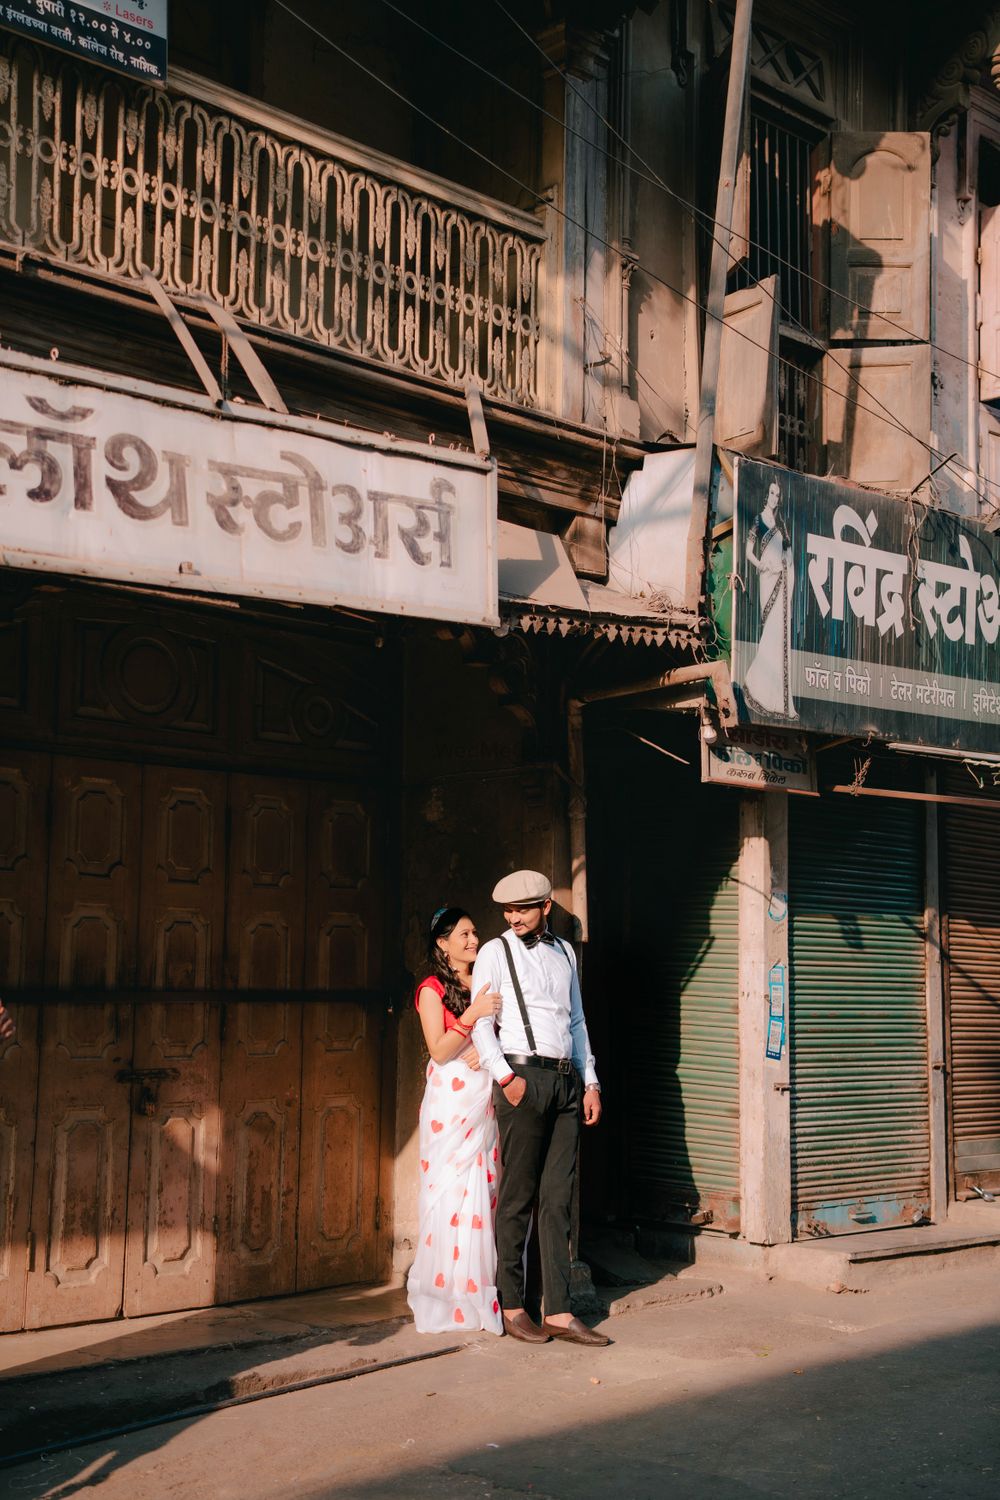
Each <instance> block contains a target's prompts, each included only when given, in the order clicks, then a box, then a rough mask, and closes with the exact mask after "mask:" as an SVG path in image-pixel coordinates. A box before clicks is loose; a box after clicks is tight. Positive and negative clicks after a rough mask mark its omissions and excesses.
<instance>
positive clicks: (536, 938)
mask: <svg viewBox="0 0 1000 1500" xmlns="http://www.w3.org/2000/svg"><path fill="white" fill-rule="evenodd" d="M520 941H521V942H522V943H523V944H524V946H525V947H526V948H535V947H537V945H538V944H539V943H551V945H552V947H553V948H554V947H555V945H556V940H555V938H554V937H553V936H552V934H551V932H549V930H548V928H546V930H545V931H544V932H529V934H528V936H527V937H523V938H521V939H520Z"/></svg>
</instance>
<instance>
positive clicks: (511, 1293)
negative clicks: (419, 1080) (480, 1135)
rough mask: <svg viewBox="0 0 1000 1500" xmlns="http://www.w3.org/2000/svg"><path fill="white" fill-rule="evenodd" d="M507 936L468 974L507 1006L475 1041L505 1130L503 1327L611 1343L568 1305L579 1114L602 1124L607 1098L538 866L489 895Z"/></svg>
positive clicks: (481, 1024)
mask: <svg viewBox="0 0 1000 1500" xmlns="http://www.w3.org/2000/svg"><path fill="white" fill-rule="evenodd" d="M493 900H494V901H496V902H497V903H498V904H499V905H500V906H502V907H503V914H504V918H505V920H506V922H507V926H508V928H509V931H508V932H506V933H504V935H503V937H499V938H494V939H493V940H492V941H491V942H488V943H484V944H483V946H482V948H480V950H479V956H478V958H477V959H476V964H475V968H474V969H473V971H472V993H473V994H474V995H475V994H478V993H479V991H480V989H481V988H482V986H483V985H484V984H488V985H489V987H490V989H491V990H498V991H499V992H500V995H501V997H502V1000H503V1007H502V1011H501V1016H500V1034H499V1038H498V1037H497V1035H496V1033H495V1031H494V1027H493V1021H492V1020H491V1019H490V1018H489V1017H488V1016H487V1017H483V1019H481V1020H480V1021H477V1022H476V1026H475V1030H474V1033H473V1036H474V1040H475V1045H476V1048H477V1050H478V1052H479V1057H480V1062H481V1065H482V1066H483V1067H484V1068H488V1069H489V1071H490V1073H491V1074H492V1077H493V1103H494V1106H495V1108H496V1113H497V1122H498V1124H499V1127H500V1150H501V1165H502V1171H501V1173H500V1189H499V1197H498V1201H497V1214H496V1236H497V1260H498V1264H497V1286H498V1288H499V1292H500V1301H501V1303H502V1304H503V1322H504V1328H505V1330H506V1332H507V1333H509V1334H510V1335H511V1336H512V1337H513V1338H517V1339H523V1340H524V1342H525V1343H530V1344H544V1343H547V1342H548V1341H549V1339H550V1338H555V1339H565V1340H566V1341H567V1342H569V1343H573V1344H592V1345H598V1344H607V1343H609V1342H610V1341H609V1340H608V1339H606V1338H605V1337H604V1335H603V1334H600V1333H595V1332H594V1331H593V1330H592V1329H590V1328H588V1327H587V1325H586V1324H585V1323H582V1322H581V1321H580V1319H579V1318H575V1317H574V1316H573V1312H572V1308H571V1306H570V1291H569V1287H570V1255H569V1235H570V1208H571V1204H572V1199H573V1182H574V1178H575V1176H576V1156H577V1143H578V1138H579V1129H580V1115H581V1107H582V1115H583V1120H584V1123H585V1124H587V1125H596V1124H597V1122H598V1120H599V1119H600V1117H601V1090H600V1085H599V1083H598V1082H597V1073H596V1072H595V1069H594V1059H593V1057H592V1055H591V1051H590V1038H589V1037H588V1035H587V1023H586V1021H585V1020H584V1016H583V1001H582V999H581V996H580V981H579V979H578V977H577V972H576V955H575V953H574V952H573V949H572V948H571V947H570V945H569V944H568V943H563V942H561V941H560V940H559V938H557V937H555V936H553V934H552V933H551V932H550V931H549V928H548V917H549V912H550V911H551V909H552V884H551V882H550V881H549V880H548V879H547V877H546V876H545V875H541V874H539V872H538V871H537V870H516V871H515V872H514V874H513V875H507V876H505V877H504V879H503V880H501V881H500V882H499V883H498V885H497V886H496V887H495V889H494V891H493ZM536 1195H537V1198H538V1245H539V1251H540V1255H541V1262H542V1296H543V1301H544V1312H545V1316H544V1318H543V1320H542V1325H541V1327H539V1326H538V1324H537V1323H535V1322H533V1321H532V1319H531V1318H530V1317H529V1316H528V1314H527V1313H526V1312H525V1310H524V1244H525V1240H526V1238H527V1233H528V1224H529V1221H530V1219H531V1210H532V1206H533V1204H534V1202H535V1198H536Z"/></svg>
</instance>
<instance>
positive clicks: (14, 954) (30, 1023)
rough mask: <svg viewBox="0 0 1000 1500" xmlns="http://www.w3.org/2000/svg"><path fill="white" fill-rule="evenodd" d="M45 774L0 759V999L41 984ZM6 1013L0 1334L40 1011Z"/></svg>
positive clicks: (26, 1170)
mask: <svg viewBox="0 0 1000 1500" xmlns="http://www.w3.org/2000/svg"><path fill="white" fill-rule="evenodd" d="M49 771H50V766H49V758H48V756H47V755H10V754H8V753H7V752H3V753H0V995H4V994H6V995H9V994H10V992H11V991H12V990H14V989H16V988H17V987H19V986H22V985H32V986H33V985H39V984H41V982H42V974H43V956H44V949H43V943H44V940H45V868H46V863H47V849H46V842H47V828H46V822H45V814H46V805H47V802H48V792H49ZM7 1008H8V1010H9V1011H10V1014H11V1016H12V1017H13V1019H14V1023H15V1025H16V1026H17V1034H16V1036H15V1037H14V1040H13V1041H10V1042H0V1333H7V1332H9V1331H10V1330H11V1329H14V1328H20V1327H21V1326H22V1322H23V1318H24V1292H25V1278H26V1276H27V1270H28V1220H29V1212H30V1208H31V1179H32V1174H33V1170H34V1146H35V1095H36V1090H37V1087H38V1006H36V1005H20V1004H17V1003H15V1002H14V1001H11V1000H8V1004H7Z"/></svg>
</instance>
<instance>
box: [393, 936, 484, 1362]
mask: <svg viewBox="0 0 1000 1500" xmlns="http://www.w3.org/2000/svg"><path fill="white" fill-rule="evenodd" d="M478 951H479V938H478V936H477V934H476V929H475V926H474V924H473V922H472V918H471V917H470V916H469V915H468V913H467V912H464V911H462V910H461V909H460V908H459V907H442V908H441V909H440V910H439V911H437V912H435V914H434V918H433V920H432V922H431V935H430V945H429V958H430V968H431V972H430V974H428V976H427V978H426V979H424V980H422V981H421V983H420V984H419V985H418V986H417V993H416V997H415V1000H416V1006H417V1009H418V1011H419V1013H420V1024H421V1027H422V1028H423V1033H424V1041H425V1042H426V1043H427V1050H428V1052H429V1053H430V1061H429V1063H428V1064H427V1084H426V1087H425V1089H424V1097H423V1102H422V1103H421V1106H420V1229H419V1235H418V1239H417V1252H416V1256H415V1258H414V1261H413V1265H412V1267H411V1269H410V1274H409V1278H408V1280H407V1289H406V1295H407V1300H408V1302H409V1304H410V1308H411V1310H412V1312H413V1318H414V1322H415V1323H416V1326H417V1330H418V1331H419V1332H420V1333H443V1332H446V1331H449V1332H454V1330H455V1329H456V1328H468V1329H480V1328H481V1329H486V1330H487V1331H488V1332H490V1333H502V1332H503V1322H502V1319H501V1315H500V1306H499V1302H498V1300H497V1290H496V1262H497V1257H496V1245H495V1242H494V1239H493V1210H494V1208H495V1207H496V1196H497V1173H498V1170H499V1168H498V1148H497V1124H496V1117H495V1115H494V1113H493V1100H492V1082H491V1079H490V1076H489V1074H488V1073H486V1072H480V1070H479V1058H478V1054H477V1053H476V1050H475V1048H474V1047H473V1046H472V1045H471V1043H470V1041H469V1034H470V1032H471V1030H472V1027H473V1026H474V1024H475V1023H476V1021H478V1020H479V1019H480V1018H481V1017H482V1016H490V1015H493V1014H494V1013H495V1010H496V1006H497V1005H498V1004H499V1000H500V997H499V995H496V994H494V993H492V992H491V991H490V990H489V989H488V988H487V987H486V986H484V987H483V989H482V990H481V991H480V993H479V994H478V995H477V996H476V998H475V1000H473V999H472V997H471V994H470V991H469V986H470V983H471V979H472V965H473V962H474V960H475V957H476V954H477V952H478Z"/></svg>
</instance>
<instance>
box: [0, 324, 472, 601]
mask: <svg viewBox="0 0 1000 1500" xmlns="http://www.w3.org/2000/svg"><path fill="white" fill-rule="evenodd" d="M52 371H53V367H52V366H51V365H46V364H45V363H44V362H43V361H41V360H36V359H31V358H28V357H27V356H17V355H13V354H9V353H7V354H3V355H2V356H0V565H6V566H8V567H15V568H39V569H44V570H48V571H52V572H58V573H64V574H75V575H82V576H88V577H98V578H109V579H117V580H120V581H124V582H140V583H152V584H155V585H157V586H158V587H167V588H179V589H184V590H185V591H187V592H196V591H201V592H204V593H212V594H233V595H256V596H260V597H263V598H267V599H283V600H292V601H295V602H298V603H314V604H323V605H334V606H346V607H348V608H353V609H360V610H365V611H368V610H375V611H383V612H387V613H390V614H400V615H418V616H423V617H425V618H430V619H436V620H452V621H459V622H462V623H465V624H474V625H496V624H498V623H499V615H498V604H497V562H496V557H497V545H496V532H497V487H496V466H495V465H494V464H493V463H492V462H491V461H489V460H485V459H480V458H476V457H475V456H474V455H472V454H470V453H462V452H458V451H455V452H453V451H450V450H448V449H439V448H435V447H433V446H431V445H430V444H426V445H424V444H417V443H404V442H395V441H393V440H392V439H391V438H389V437H385V436H383V435H382V434H377V435H376V434H372V433H367V432H361V431H357V430H354V429H351V428H346V427H337V426H334V425H333V424H332V423H330V422H318V421H308V420H305V419H299V418H296V417H283V416H274V415H272V414H271V413H264V412H251V411H248V410H247V409H246V408H243V407H234V406H227V407H225V408H224V409H222V410H220V409H219V408H218V407H216V406H214V405H213V404H212V402H211V401H210V400H208V399H207V398H205V397H196V396H183V395H181V394H180V393H178V392H176V391H171V390H168V389H167V388H166V387H163V386H153V385H149V384H147V383H146V382H139V381H126V380H118V379H113V378H111V377H107V378H105V377H104V376H102V375H99V374H97V373H96V372H94V371H88V370H86V369H83V368H80V367H77V368H75V369H73V370H69V369H68V368H66V367H63V366H60V367H59V374H58V375H56V374H54V373H52Z"/></svg>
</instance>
